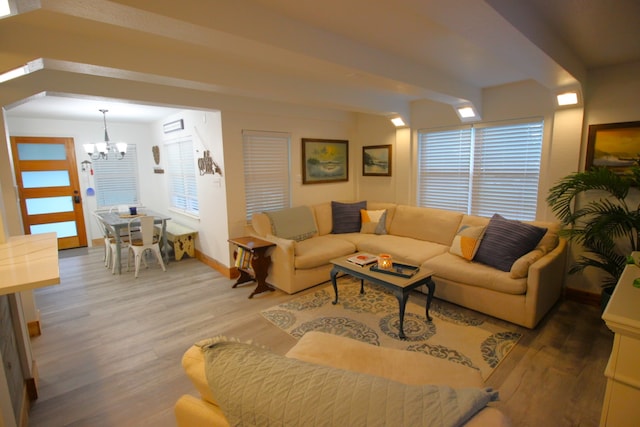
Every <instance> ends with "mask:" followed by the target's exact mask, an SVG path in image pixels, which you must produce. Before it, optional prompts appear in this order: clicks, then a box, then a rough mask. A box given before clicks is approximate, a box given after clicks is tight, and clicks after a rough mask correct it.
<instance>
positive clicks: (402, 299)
mask: <svg viewBox="0 0 640 427" xmlns="http://www.w3.org/2000/svg"><path fill="white" fill-rule="evenodd" d="M396 298H397V299H398V305H399V306H400V323H399V325H398V329H399V332H400V333H399V334H398V336H399V337H400V339H401V340H404V339H406V338H407V336H406V335H405V334H404V309H405V308H406V306H407V300H408V299H409V294H405V293H404V292H403V293H398V294H396Z"/></svg>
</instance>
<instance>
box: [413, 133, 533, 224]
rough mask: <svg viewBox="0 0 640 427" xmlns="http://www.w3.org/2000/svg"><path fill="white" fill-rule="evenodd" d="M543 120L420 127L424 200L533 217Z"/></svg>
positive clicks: (481, 212) (488, 212)
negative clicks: (434, 128) (452, 127)
mask: <svg viewBox="0 0 640 427" xmlns="http://www.w3.org/2000/svg"><path fill="white" fill-rule="evenodd" d="M542 133H543V122H542V121H533V122H526V123H516V124H506V125H498V126H496V125H489V126H476V127H467V128H462V129H454V130H442V131H419V133H418V185H417V188H418V194H417V202H418V205H419V206H428V207H434V208H440V209H447V210H453V211H458V212H465V213H468V214H472V215H480V216H485V217H490V216H492V215H493V214H494V213H496V212H497V213H500V214H501V215H504V216H505V217H507V218H510V219H520V220H533V219H535V216H536V207H537V201H538V182H539V178H540V156H541V153H542Z"/></svg>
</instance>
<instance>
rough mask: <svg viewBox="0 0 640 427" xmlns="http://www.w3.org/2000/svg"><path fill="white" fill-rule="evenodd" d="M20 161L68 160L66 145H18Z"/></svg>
mask: <svg viewBox="0 0 640 427" xmlns="http://www.w3.org/2000/svg"><path fill="white" fill-rule="evenodd" d="M18 158H19V159H20V160H66V159H67V153H66V151H65V149H64V144H18Z"/></svg>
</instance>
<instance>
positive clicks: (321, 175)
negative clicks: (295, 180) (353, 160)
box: [302, 138, 349, 184]
mask: <svg viewBox="0 0 640 427" xmlns="http://www.w3.org/2000/svg"><path fill="white" fill-rule="evenodd" d="M340 181H349V141H345V140H340V139H313V138H302V183H303V184H321V183H326V182H340Z"/></svg>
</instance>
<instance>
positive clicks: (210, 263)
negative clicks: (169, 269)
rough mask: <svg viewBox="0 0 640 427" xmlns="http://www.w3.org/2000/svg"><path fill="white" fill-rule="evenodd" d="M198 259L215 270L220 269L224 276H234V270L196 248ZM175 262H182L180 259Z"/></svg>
mask: <svg viewBox="0 0 640 427" xmlns="http://www.w3.org/2000/svg"><path fill="white" fill-rule="evenodd" d="M196 259H197V260H199V261H201V262H203V263H204V264H207V265H208V266H209V267H211V268H213V269H214V270H216V271H218V272H219V273H220V274H222V275H223V276H225V277H227V278H232V277H233V276H232V274H233V271H232V269H230V268H228V267H226V266H224V265H222V264H220V263H219V262H218V261H216V260H215V259H213V258H211V257H208V256H207V255H205V254H203V253H202V252H200V251H199V250H197V249H196ZM175 262H180V261H175Z"/></svg>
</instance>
